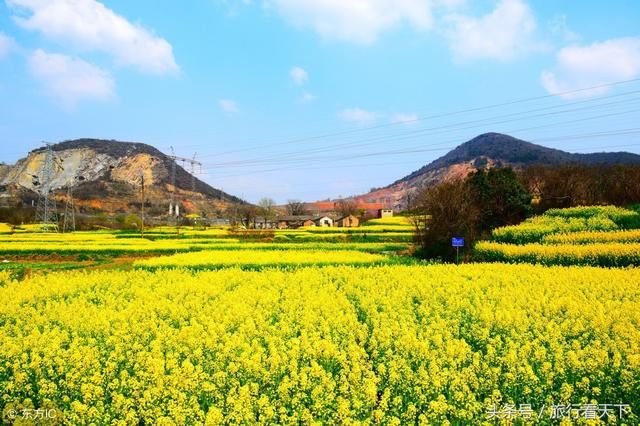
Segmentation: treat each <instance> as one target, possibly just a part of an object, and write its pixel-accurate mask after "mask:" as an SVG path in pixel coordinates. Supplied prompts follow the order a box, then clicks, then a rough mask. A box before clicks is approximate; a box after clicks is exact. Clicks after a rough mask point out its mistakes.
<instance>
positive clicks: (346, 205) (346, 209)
mask: <svg viewBox="0 0 640 426" xmlns="http://www.w3.org/2000/svg"><path fill="white" fill-rule="evenodd" d="M336 210H337V211H338V213H340V215H342V216H349V215H354V216H358V215H359V214H360V210H359V209H358V204H357V203H356V202H355V200H349V199H342V200H338V201H337V202H336Z"/></svg>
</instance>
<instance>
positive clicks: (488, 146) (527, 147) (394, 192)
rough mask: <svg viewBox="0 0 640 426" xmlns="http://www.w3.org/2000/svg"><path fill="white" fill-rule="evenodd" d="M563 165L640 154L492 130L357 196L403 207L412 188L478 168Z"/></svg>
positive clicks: (627, 160)
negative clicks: (568, 147)
mask: <svg viewBox="0 0 640 426" xmlns="http://www.w3.org/2000/svg"><path fill="white" fill-rule="evenodd" d="M560 164H585V165H597V164H640V155H637V154H631V153H628V152H612V153H607V152H603V153H592V154H573V153H569V152H565V151H561V150H559V149H554V148H548V147H545V146H541V145H536V144H534V143H531V142H527V141H524V140H522V139H518V138H515V137H513V136H510V135H505V134H502V133H496V132H489V133H483V134H481V135H478V136H476V137H474V138H473V139H471V140H469V141H467V142H464V143H463V144H461V145H458V146H457V147H456V148H454V149H453V150H451V151H449V152H448V153H447V154H445V155H443V156H442V157H440V158H438V159H437V160H435V161H433V162H431V163H429V164H427V165H425V166H424V167H422V168H420V169H419V170H416V171H415V172H413V173H411V174H409V175H407V176H405V177H403V178H402V179H399V180H397V181H396V182H394V183H393V184H391V185H389V186H387V187H385V188H381V189H377V190H375V191H372V192H371V193H369V194H365V195H362V196H359V197H356V198H357V199H359V200H361V201H368V202H372V201H380V202H385V203H387V205H390V206H391V205H393V206H395V207H396V208H401V207H402V206H403V205H404V204H403V203H405V202H406V194H407V191H409V190H410V189H412V188H418V187H422V186H428V185H434V184H438V183H439V182H442V181H445V180H447V179H453V178H463V177H465V176H466V175H467V174H468V173H470V172H472V171H474V170H477V169H481V168H485V167H502V166H511V167H514V168H522V167H527V166H531V165H547V166H555V165H560Z"/></svg>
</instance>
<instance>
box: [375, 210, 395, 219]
mask: <svg viewBox="0 0 640 426" xmlns="http://www.w3.org/2000/svg"><path fill="white" fill-rule="evenodd" d="M385 217H393V210H391V209H379V210H378V218H380V219H382V218H385Z"/></svg>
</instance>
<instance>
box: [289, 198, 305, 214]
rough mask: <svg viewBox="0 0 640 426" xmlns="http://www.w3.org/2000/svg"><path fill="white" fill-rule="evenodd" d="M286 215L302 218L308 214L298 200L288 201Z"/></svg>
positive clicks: (303, 204)
mask: <svg viewBox="0 0 640 426" xmlns="http://www.w3.org/2000/svg"><path fill="white" fill-rule="evenodd" d="M287 214H288V215H290V216H304V215H306V214H308V211H307V206H306V205H305V203H303V202H302V201H300V200H288V201H287Z"/></svg>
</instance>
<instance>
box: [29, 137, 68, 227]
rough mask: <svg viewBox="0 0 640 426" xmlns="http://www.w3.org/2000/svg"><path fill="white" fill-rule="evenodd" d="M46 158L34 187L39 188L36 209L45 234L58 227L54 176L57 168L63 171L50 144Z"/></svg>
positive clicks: (37, 220)
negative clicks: (52, 191)
mask: <svg viewBox="0 0 640 426" xmlns="http://www.w3.org/2000/svg"><path fill="white" fill-rule="evenodd" d="M45 144H46V151H45V158H44V162H43V164H42V170H41V172H40V176H37V177H35V180H34V185H37V186H39V188H40V191H38V207H37V209H36V222H38V223H40V224H41V225H42V230H43V231H44V232H49V231H50V230H52V229H54V230H55V229H56V228H57V227H58V218H57V216H58V212H57V207H56V200H55V198H54V197H53V194H51V189H52V186H53V182H52V180H53V175H54V173H55V171H56V170H55V168H56V167H58V169H61V170H62V166H61V165H60V162H59V161H58V160H57V159H56V158H55V156H54V154H53V149H52V148H51V146H52V145H51V144H50V143H46V142H45Z"/></svg>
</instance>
